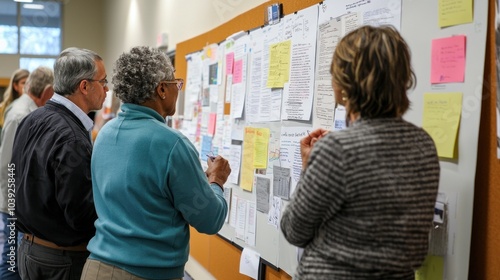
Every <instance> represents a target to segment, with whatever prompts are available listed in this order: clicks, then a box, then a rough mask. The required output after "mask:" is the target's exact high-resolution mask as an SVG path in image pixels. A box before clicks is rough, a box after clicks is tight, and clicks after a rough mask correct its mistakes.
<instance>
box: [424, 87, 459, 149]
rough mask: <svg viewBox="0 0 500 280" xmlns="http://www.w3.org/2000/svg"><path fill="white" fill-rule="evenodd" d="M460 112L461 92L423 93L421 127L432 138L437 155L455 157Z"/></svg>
mask: <svg viewBox="0 0 500 280" xmlns="http://www.w3.org/2000/svg"><path fill="white" fill-rule="evenodd" d="M461 113H462V93H461V92H450V93H426V94H424V117H423V122H422V127H423V128H424V129H425V131H427V133H429V135H430V136H431V137H432V139H433V140H434V143H435V144H436V148H437V151H438V155H439V157H443V158H456V157H457V155H456V145H457V137H458V127H459V124H460V116H461Z"/></svg>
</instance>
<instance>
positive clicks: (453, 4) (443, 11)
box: [438, 0, 473, 27]
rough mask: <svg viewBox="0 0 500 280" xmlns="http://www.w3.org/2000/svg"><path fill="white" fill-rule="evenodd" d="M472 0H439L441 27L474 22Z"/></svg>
mask: <svg viewBox="0 0 500 280" xmlns="http://www.w3.org/2000/svg"><path fill="white" fill-rule="evenodd" d="M472 7H473V2H472V0H439V8H438V9H439V10H438V11H439V27H445V26H451V25H457V24H463V23H470V22H472V20H473V18H472Z"/></svg>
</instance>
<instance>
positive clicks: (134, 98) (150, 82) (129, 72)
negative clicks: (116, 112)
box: [112, 46, 175, 104]
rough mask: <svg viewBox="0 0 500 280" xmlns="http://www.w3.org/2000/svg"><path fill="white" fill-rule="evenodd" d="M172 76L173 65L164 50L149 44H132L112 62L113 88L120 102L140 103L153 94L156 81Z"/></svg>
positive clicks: (172, 77)
mask: <svg viewBox="0 0 500 280" xmlns="http://www.w3.org/2000/svg"><path fill="white" fill-rule="evenodd" d="M174 78H175V77H174V67H173V66H172V62H171V61H170V59H169V58H168V57H167V55H166V54H165V53H163V52H162V51H160V50H159V49H157V48H152V47H146V46H139V47H134V48H132V49H131V50H130V52H128V53H123V54H122V55H120V57H119V58H118V60H117V61H116V63H115V69H114V71H113V80H112V82H113V91H114V93H115V94H116V96H117V97H118V98H120V100H121V101H123V102H124V103H133V104H142V103H144V102H145V101H147V100H150V99H152V98H153V94H154V91H155V88H156V87H157V86H158V84H159V83H160V81H162V80H169V81H170V80H174Z"/></svg>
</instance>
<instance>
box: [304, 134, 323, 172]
mask: <svg viewBox="0 0 500 280" xmlns="http://www.w3.org/2000/svg"><path fill="white" fill-rule="evenodd" d="M329 132H330V131H329V130H326V129H322V128H318V129H316V130H313V131H312V132H309V131H308V132H307V136H306V137H304V138H302V140H300V155H301V156H302V170H305V169H306V167H307V162H308V160H309V155H310V154H311V150H312V148H313V146H314V144H315V143H316V142H318V140H319V139H321V138H322V137H324V136H325V135H327V134H328V133H329Z"/></svg>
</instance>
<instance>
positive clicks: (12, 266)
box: [0, 212, 21, 280]
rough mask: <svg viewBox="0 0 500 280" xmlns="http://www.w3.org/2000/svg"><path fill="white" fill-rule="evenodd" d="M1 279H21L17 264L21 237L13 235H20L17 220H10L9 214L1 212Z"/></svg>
mask: <svg viewBox="0 0 500 280" xmlns="http://www.w3.org/2000/svg"><path fill="white" fill-rule="evenodd" d="M0 216H1V220H0V241H1V244H0V252H1V258H0V259H1V260H2V261H1V262H0V279H2V280H20V279H21V278H20V277H19V273H18V266H17V259H18V254H17V248H18V247H19V241H20V239H19V238H18V239H16V238H15V237H13V236H18V232H17V229H16V225H15V221H14V220H8V218H11V216H10V215H9V214H6V213H2V212H0Z"/></svg>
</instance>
